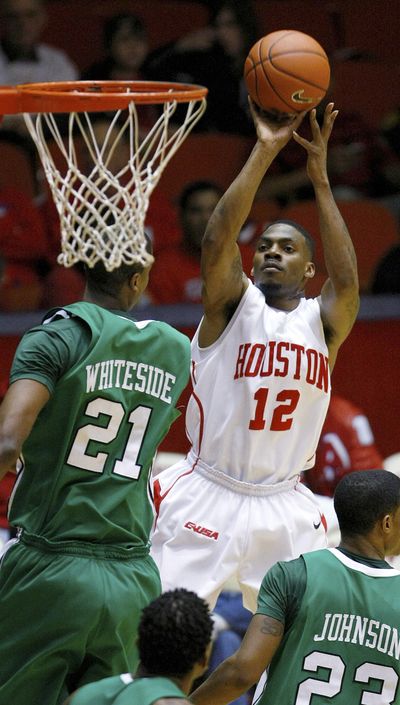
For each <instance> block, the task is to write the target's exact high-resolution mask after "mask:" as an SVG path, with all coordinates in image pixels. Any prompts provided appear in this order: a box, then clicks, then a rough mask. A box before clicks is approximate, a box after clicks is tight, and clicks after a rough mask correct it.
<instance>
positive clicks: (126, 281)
mask: <svg viewBox="0 0 400 705" xmlns="http://www.w3.org/2000/svg"><path fill="white" fill-rule="evenodd" d="M145 238H146V249H147V252H149V254H152V251H153V250H152V243H151V240H150V238H149V237H148V236H147V235H146V234H145ZM150 269H151V264H150V265H148V266H144V265H142V264H139V263H138V264H122V265H121V266H120V267H117V268H116V269H113V270H112V271H111V272H108V271H107V269H106V268H105V266H104V264H103V262H101V261H99V262H97V263H96V264H95V265H94V267H85V276H86V292H87V295H86V296H85V298H86V299H88V298H89V300H92V301H96V300H97V301H99V303H101V302H102V301H103V302H105V301H107V300H114V301H116V302H118V303H119V306H120V308H122V309H124V310H126V311H128V310H129V309H130V308H132V306H134V305H135V304H136V303H137V301H138V300H139V298H140V296H141V295H142V294H143V292H144V291H145V289H146V287H147V284H148V281H149V274H150Z"/></svg>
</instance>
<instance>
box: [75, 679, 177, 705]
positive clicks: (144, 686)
mask: <svg viewBox="0 0 400 705" xmlns="http://www.w3.org/2000/svg"><path fill="white" fill-rule="evenodd" d="M161 698H182V699H186V695H185V694H184V693H183V692H182V691H181V690H180V688H178V686H177V685H175V683H173V682H172V681H170V680H169V679H168V678H161V677H155V678H132V676H131V675H130V674H129V673H126V674H123V675H122V676H114V677H113V678H105V679H103V680H101V681H97V682H96V683H90V684H89V685H85V686H83V688H81V689H80V690H78V691H77V693H76V695H75V696H74V697H73V698H72V700H71V705H113V704H114V703H115V705H117V703H118V705H135V704H136V703H137V705H152V704H153V703H155V702H156V701H157V700H160V699H161Z"/></svg>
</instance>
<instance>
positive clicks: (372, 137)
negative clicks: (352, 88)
mask: <svg viewBox="0 0 400 705" xmlns="http://www.w3.org/2000/svg"><path fill="white" fill-rule="evenodd" d="M327 101H328V99H326V100H325V101H323V103H321V104H320V105H319V106H318V109H317V114H318V115H323V110H324V109H325V105H326V102H327ZM336 126H337V130H336V132H335V134H334V135H332V145H331V148H330V152H329V157H328V171H329V176H330V181H331V184H332V191H333V193H334V195H335V198H337V199H343V200H352V199H359V198H376V199H381V198H384V197H385V196H387V195H388V194H391V193H392V192H393V186H392V184H391V183H390V181H389V178H388V175H387V174H386V171H385V164H386V160H387V159H388V151H389V150H388V149H387V148H385V149H384V148H383V146H382V143H381V141H380V139H379V135H378V131H377V130H375V131H374V130H373V129H372V128H371V127H370V126H369V125H368V124H367V123H366V122H365V120H364V118H363V116H362V115H360V114H359V113H354V112H347V111H346V110H345V109H343V110H341V109H339V115H338V118H337V121H336V124H335V129H336ZM302 132H304V135H305V136H306V137H307V132H308V125H307V123H305V124H304V125H303V126H302ZM310 198H312V191H311V190H310V186H309V180H308V177H307V174H306V170H305V168H304V166H303V163H302V154H301V151H300V148H299V145H297V144H296V142H294V140H292V141H290V142H289V143H288V144H287V145H286V147H285V149H284V150H282V152H281V153H280V154H279V156H278V159H277V160H275V162H274V165H273V169H271V170H270V172H268V175H267V176H266V177H265V178H264V180H263V182H262V183H261V186H260V188H259V190H258V193H257V199H258V200H263V199H275V200H276V201H277V202H278V203H279V205H281V206H286V205H287V204H288V203H291V202H292V201H301V200H307V199H310Z"/></svg>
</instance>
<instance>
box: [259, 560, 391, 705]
mask: <svg viewBox="0 0 400 705" xmlns="http://www.w3.org/2000/svg"><path fill="white" fill-rule="evenodd" d="M303 559H304V561H305V565H306V571H307V584H306V589H305V593H304V596H303V599H302V601H301V605H300V609H299V611H298V613H297V616H296V618H295V620H294V622H293V624H292V625H291V626H290V628H289V629H288V631H287V632H286V634H285V635H284V638H283V640H282V642H281V645H280V647H279V649H278V651H277V652H276V654H275V656H274V658H273V660H272V662H271V665H270V667H269V670H268V677H267V683H266V686H265V688H264V691H263V692H262V693H261V695H258V693H257V695H258V698H257V699H256V700H255V702H256V703H257V705H276V704H277V703H279V705H323V704H324V705H325V704H326V705H328V703H329V704H331V705H356V704H357V703H365V704H367V703H368V705H391V704H392V703H397V704H398V703H400V664H399V660H400V607H399V595H400V573H399V572H398V571H396V570H392V569H390V568H387V569H385V568H372V567H370V566H368V565H365V564H363V563H358V562H356V561H354V560H352V559H351V558H349V557H348V556H346V555H344V554H343V553H341V551H338V550H337V549H324V550H322V551H313V552H312V553H307V554H304V555H303Z"/></svg>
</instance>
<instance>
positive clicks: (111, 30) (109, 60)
mask: <svg viewBox="0 0 400 705" xmlns="http://www.w3.org/2000/svg"><path fill="white" fill-rule="evenodd" d="M103 44H104V50H105V57H104V58H103V59H102V60H100V61H96V62H95V63H94V64H92V65H91V66H89V68H88V69H87V70H86V71H84V73H83V75H82V78H83V79H88V80H96V81H97V80H98V81H101V80H113V81H125V80H126V81H133V80H139V79H143V74H142V72H141V67H142V64H143V62H144V60H145V58H146V56H147V53H148V46H149V45H148V40H147V32H146V28H145V26H144V24H143V22H142V20H141V19H140V17H137V15H132V14H121V15H115V16H113V17H111V18H110V19H109V20H108V21H107V22H106V23H105V25H104V31H103Z"/></svg>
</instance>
